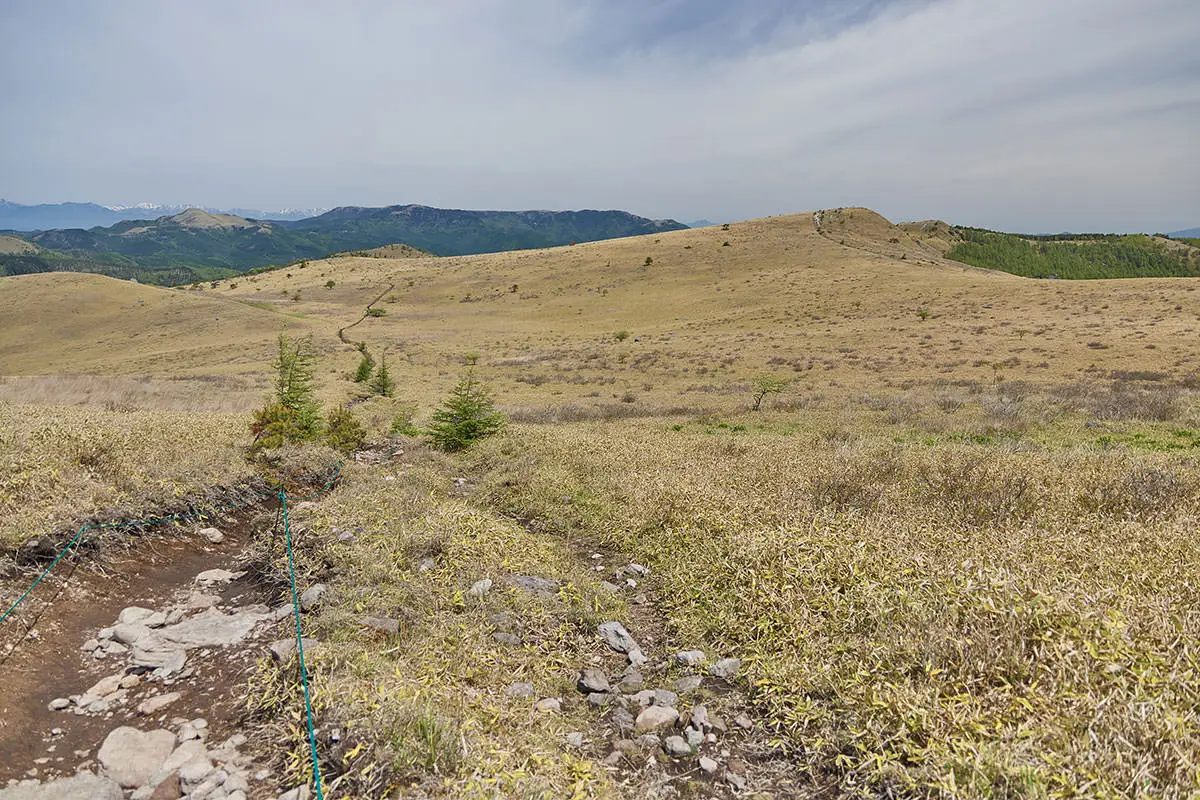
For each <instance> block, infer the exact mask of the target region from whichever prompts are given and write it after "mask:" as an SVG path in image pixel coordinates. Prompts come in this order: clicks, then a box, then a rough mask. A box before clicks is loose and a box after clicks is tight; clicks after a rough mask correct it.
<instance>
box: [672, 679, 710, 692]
mask: <svg viewBox="0 0 1200 800" xmlns="http://www.w3.org/2000/svg"><path fill="white" fill-rule="evenodd" d="M703 682H704V679H703V678H701V677H700V676H699V675H685V676H683V677H682V678H680V679H679V680H677V681H675V691H676V692H678V693H679V694H688V693H689V692H694V691H696V690H697V689H699V688H700V684H701V683H703Z"/></svg>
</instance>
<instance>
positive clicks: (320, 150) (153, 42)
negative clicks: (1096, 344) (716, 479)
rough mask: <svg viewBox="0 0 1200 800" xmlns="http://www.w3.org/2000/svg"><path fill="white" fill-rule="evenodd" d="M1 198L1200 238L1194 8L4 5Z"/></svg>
mask: <svg viewBox="0 0 1200 800" xmlns="http://www.w3.org/2000/svg"><path fill="white" fill-rule="evenodd" d="M0 30H4V31H5V36H4V46H3V47H2V48H0V80H2V81H3V83H2V85H0V197H6V198H8V199H9V200H13V201H17V202H24V203H39V202H59V201H64V200H80V201H94V202H100V203H105V204H117V203H121V204H132V203H135V202H138V201H144V200H149V201H155V202H160V203H181V202H188V203H193V204H198V205H209V206H218V207H231V206H242V207H253V208H282V207H313V206H322V207H332V206H337V205H388V204H394V203H424V204H427V205H434V206H448V207H456V208H496V209H525V208H550V209H575V208H621V209H626V210H629V211H632V212H634V213H638V214H643V215H646V216H650V217H673V218H675V219H679V220H684V221H688V220H693V219H696V218H700V217H706V218H708V219H711V220H714V221H727V220H736V219H745V218H749V217H756V216H765V215H770V214H779V213H789V212H796V211H804V210H811V209H816V208H827V207H835V206H845V205H865V206H869V207H871V208H874V209H876V210H877V211H879V212H881V213H883V214H884V215H885V216H888V217H890V218H892V219H893V220H901V219H924V218H931V217H939V218H942V219H946V220H949V221H951V222H958V223H963V224H974V225H982V226H985V227H990V228H998V229H1006V230H1021V231H1038V232H1040V231H1061V230H1147V231H1156V230H1175V229H1178V228H1185V227H1192V226H1195V225H1200V47H1197V41H1200V2H1197V0H438V2H431V1H430V0H419V1H418V0H412V1H411V2H408V1H405V0H337V1H336V2H335V1H334V0H330V1H329V2H304V1H302V0H287V1H286V2H285V1H284V0H279V1H278V2H265V0H259V1H253V0H205V2H189V3H180V2H166V1H164V0H153V1H150V0H105V2H95V1H94V0H76V1H75V2H69V1H68V0H0Z"/></svg>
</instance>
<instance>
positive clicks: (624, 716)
mask: <svg viewBox="0 0 1200 800" xmlns="http://www.w3.org/2000/svg"><path fill="white" fill-rule="evenodd" d="M608 719H609V721H610V722H612V724H613V726H614V727H616V729H617V730H619V731H628V730H633V725H634V719H633V714H630V713H629V712H628V711H626V710H625V709H623V708H614V709H613V711H612V714H610V715H609V717H608Z"/></svg>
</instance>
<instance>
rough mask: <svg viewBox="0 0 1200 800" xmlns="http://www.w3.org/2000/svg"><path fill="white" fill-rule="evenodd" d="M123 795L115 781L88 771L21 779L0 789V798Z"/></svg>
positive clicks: (108, 798)
mask: <svg viewBox="0 0 1200 800" xmlns="http://www.w3.org/2000/svg"><path fill="white" fill-rule="evenodd" d="M123 797H124V794H122V792H121V787H120V786H118V785H117V783H116V782H115V781H113V780H110V779H109V778H102V777H100V776H98V775H93V774H91V773H90V772H81V773H79V774H78V775H73V776H71V777H70V778H59V779H58V780H51V781H47V782H46V783H38V782H37V781H28V782H24V781H23V782H21V783H16V784H13V785H11V786H9V787H7V788H4V789H0V800H122V798H123Z"/></svg>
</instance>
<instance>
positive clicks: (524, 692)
mask: <svg viewBox="0 0 1200 800" xmlns="http://www.w3.org/2000/svg"><path fill="white" fill-rule="evenodd" d="M504 694H505V695H507V696H508V697H533V696H534V691H533V684H532V683H528V682H525V681H517V682H515V683H510V684H509V685H508V686H505V687H504Z"/></svg>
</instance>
